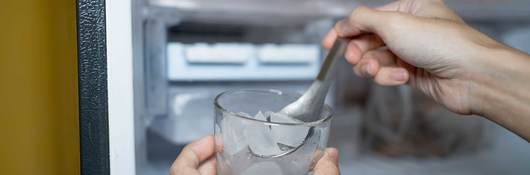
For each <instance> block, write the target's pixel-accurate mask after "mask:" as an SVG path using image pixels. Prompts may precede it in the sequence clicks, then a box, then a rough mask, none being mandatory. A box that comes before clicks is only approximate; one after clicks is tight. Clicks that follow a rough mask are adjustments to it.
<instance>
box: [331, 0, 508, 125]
mask: <svg viewBox="0 0 530 175" xmlns="http://www.w3.org/2000/svg"><path fill="white" fill-rule="evenodd" d="M337 36H338V37H341V38H350V39H351V41H350V42H349V44H348V47H347V50H346V53H345V57H346V59H347V61H348V62H349V63H351V64H353V65H355V66H354V72H355V73H356V74H357V75H359V76H361V77H366V78H373V79H374V81H375V82H376V83H378V84H381V85H401V84H405V83H409V84H410V85H412V86H413V87H416V88H417V89H419V90H421V91H423V92H424V93H425V94H427V95H429V96H431V97H432V98H434V99H435V100H436V101H437V102H439V103H441V104H443V105H445V106H446V107H448V108H449V109H450V110H452V111H453V112H457V113H460V114H471V113H474V112H476V111H474V110H477V109H474V107H477V106H478V105H476V104H474V103H477V102H476V101H475V100H476V99H474V96H473V89H474V86H476V84H475V83H474V82H473V81H471V79H472V76H474V75H476V74H480V73H481V71H483V70H480V66H477V64H479V62H478V59H481V58H480V57H477V55H481V53H477V52H481V51H484V50H488V49H489V48H495V47H500V44H498V43H497V42H496V41H494V40H492V39H490V38H489V37H487V36H485V35H483V34H481V33H480V32H478V31H476V30H474V29H472V28H471V27H469V26H468V25H466V24H465V23H464V22H463V20H462V19H461V18H460V17H458V16H457V15H456V14H455V13H454V12H453V11H451V10H450V9H449V8H447V7H446V6H445V5H444V3H443V1H441V0H399V1H395V2H393V3H390V4H388V5H385V6H383V7H379V8H375V9H372V8H367V7H358V8H357V9H355V10H354V11H353V12H352V13H351V15H349V17H347V18H346V19H344V20H341V21H339V22H338V23H337V24H336V25H335V27H334V29H333V30H331V31H330V32H329V33H328V35H327V36H326V38H324V40H323V46H324V47H326V48H330V47H331V45H332V43H333V41H334V40H335V39H336V38H337Z"/></svg>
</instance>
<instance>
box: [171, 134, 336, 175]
mask: <svg viewBox="0 0 530 175" xmlns="http://www.w3.org/2000/svg"><path fill="white" fill-rule="evenodd" d="M214 154H215V143H214V138H213V137H212V136H208V137H205V138H202V139H199V140H197V141H194V142H192V143H190V144H189V145H187V146H186V147H184V149H183V150H182V152H180V155H179V156H178V157H177V159H176V160H175V162H173V165H171V169H170V174H171V175H215V174H216V171H215V164H216V162H215V157H214V156H213V155H214ZM338 161H339V155H338V152H337V150H336V149H335V148H328V149H326V150H325V152H324V155H323V156H322V158H321V159H320V160H319V161H318V162H317V164H316V166H315V168H314V174H315V175H339V165H338Z"/></svg>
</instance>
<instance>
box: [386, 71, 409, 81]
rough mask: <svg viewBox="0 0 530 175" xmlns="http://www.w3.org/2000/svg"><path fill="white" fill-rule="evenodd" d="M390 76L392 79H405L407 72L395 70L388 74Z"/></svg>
mask: <svg viewBox="0 0 530 175" xmlns="http://www.w3.org/2000/svg"><path fill="white" fill-rule="evenodd" d="M390 78H391V79H392V80H394V81H399V82H402V81H406V80H407V72H406V71H405V70H396V71H394V72H393V73H392V74H390Z"/></svg>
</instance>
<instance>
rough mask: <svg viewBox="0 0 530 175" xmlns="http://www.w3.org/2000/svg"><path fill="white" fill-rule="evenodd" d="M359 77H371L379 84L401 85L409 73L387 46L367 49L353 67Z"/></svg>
mask: <svg viewBox="0 0 530 175" xmlns="http://www.w3.org/2000/svg"><path fill="white" fill-rule="evenodd" d="M353 71H354V72H355V74H357V75H358V76H360V77H365V78H373V79H374V81H375V82H376V83H378V84H380V85H387V86H392V85H402V84H405V83H407V81H408V79H409V73H408V71H407V69H406V68H405V67H404V66H403V64H397V58H396V56H395V55H394V54H392V52H390V50H388V49H387V48H380V49H375V50H371V51H368V52H367V53H365V54H364V55H363V57H362V58H361V60H360V61H359V62H358V64H356V65H355V67H354V68H353Z"/></svg>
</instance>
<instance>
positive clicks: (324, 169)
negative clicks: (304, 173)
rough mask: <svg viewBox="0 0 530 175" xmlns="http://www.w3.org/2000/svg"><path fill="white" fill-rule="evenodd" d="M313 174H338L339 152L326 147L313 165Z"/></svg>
mask: <svg viewBox="0 0 530 175" xmlns="http://www.w3.org/2000/svg"><path fill="white" fill-rule="evenodd" d="M314 175H339V154H338V151H337V149H335V148H328V149H326V153H324V156H323V157H322V158H321V159H320V160H319V161H318V163H317V165H316V166H315V169H314Z"/></svg>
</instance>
